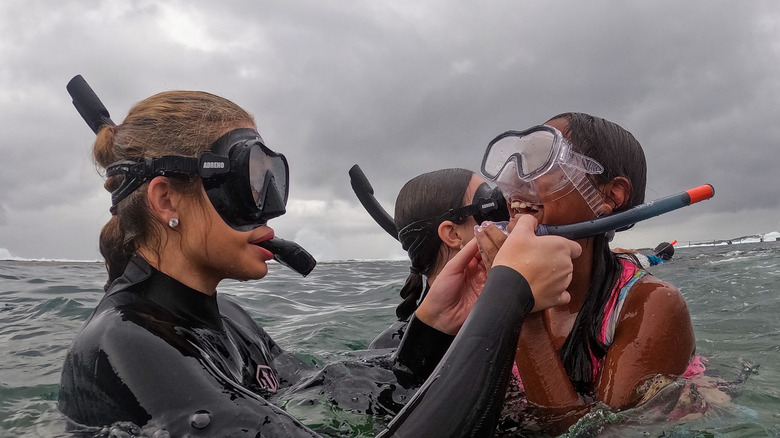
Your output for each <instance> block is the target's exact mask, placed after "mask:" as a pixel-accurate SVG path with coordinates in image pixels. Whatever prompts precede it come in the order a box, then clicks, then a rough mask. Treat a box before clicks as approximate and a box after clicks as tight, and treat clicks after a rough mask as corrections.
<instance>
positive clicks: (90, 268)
mask: <svg viewBox="0 0 780 438" xmlns="http://www.w3.org/2000/svg"><path fill="white" fill-rule="evenodd" d="M270 270H271V272H270V274H269V276H268V277H267V278H266V279H264V280H261V281H255V282H246V283H239V282H225V283H223V285H221V287H220V291H221V293H224V294H228V295H230V296H231V297H232V298H233V299H234V300H236V301H238V302H239V303H240V304H241V305H243V306H244V307H245V308H246V309H247V310H248V311H249V312H250V313H251V314H252V315H253V316H254V318H255V319H256V321H257V322H258V323H260V324H261V325H263V326H264V327H265V328H266V330H267V331H268V332H269V333H270V334H271V335H272V336H273V338H274V339H275V340H276V341H277V342H278V343H279V344H280V345H282V346H283V347H285V348H286V349H288V350H292V351H295V352H296V353H298V354H300V355H301V356H304V357H306V358H307V359H308V360H310V361H311V362H313V363H317V364H326V363H328V362H330V361H334V360H338V358H339V356H340V355H341V354H343V353H344V352H345V351H350V350H359V349H363V348H365V347H366V346H367V345H368V343H369V342H370V341H371V340H372V339H373V337H374V335H376V334H377V333H379V332H380V331H381V330H383V329H384V328H385V327H387V325H388V324H390V323H391V322H392V321H393V319H394V317H393V315H394V308H395V305H396V304H397V302H398V297H397V294H398V291H399V290H400V288H401V285H402V284H403V280H404V279H405V277H406V273H407V272H408V265H407V264H406V263H405V262H397V261H363V262H341V263H320V264H319V265H318V266H317V268H316V269H315V270H314V272H312V274H311V275H309V277H307V278H301V277H300V276H298V275H297V274H295V273H293V272H291V271H289V270H287V269H285V268H283V267H281V266H279V265H272V266H271V269H270ZM651 272H653V273H654V274H655V275H656V276H658V277H660V278H662V279H664V280H666V281H669V282H671V283H673V284H675V285H676V286H677V287H678V288H679V289H680V290H681V291H682V293H683V295H684V296H685V298H686V300H687V302H688V306H689V309H690V312H691V315H692V319H693V324H694V330H695V332H696V339H697V353H698V354H699V355H702V356H705V357H706V358H707V359H708V363H707V367H708V370H707V373H706V374H707V376H708V377H710V378H712V379H713V381H715V382H717V385H716V386H718V387H719V388H720V389H721V390H722V391H723V393H727V394H728V395H729V396H730V397H731V400H730V401H726V402H723V403H718V404H717V405H715V408H713V409H710V410H708V411H707V413H706V414H705V415H703V416H701V417H699V418H685V419H682V420H679V421H669V420H668V415H667V413H668V412H667V411H666V410H664V409H666V408H663V406H665V405H668V403H665V402H664V398H666V399H669V398H673V399H675V400H676V399H677V398H678V397H679V394H680V392H681V390H682V389H681V388H680V386H679V384H678V383H676V384H672V385H669V386H667V387H666V388H665V389H664V390H662V391H661V393H659V395H658V396H656V397H655V399H654V400H651V402H649V403H648V404H646V405H645V406H644V407H642V408H638V409H635V410H632V411H627V412H623V413H617V414H615V413H611V412H609V411H606V410H604V411H596V412H594V413H592V414H589V415H588V416H587V417H585V418H583V419H582V420H581V421H580V422H578V423H577V424H576V425H574V426H573V427H572V428H571V429H570V432H569V435H570V436H654V437H672V436H680V437H756V436H769V437H777V436H780V360H778V359H780V242H758V243H746V244H738V245H720V246H707V247H692V248H678V249H677V251H676V253H675V259H674V260H673V261H672V262H669V263H666V264H663V265H659V266H656V267H653V268H651ZM104 281H105V273H104V270H103V266H102V265H101V264H100V263H77V262H32V261H0V353H1V354H2V359H0V436H2V437H6V436H7V437H15V436H20V437H21V436H25V437H27V436H41V437H49V436H62V435H63V433H64V427H65V422H64V420H63V418H62V416H61V415H60V413H59V411H58V410H57V401H56V400H57V395H58V384H59V378H60V367H61V365H62V360H63V358H64V355H65V352H66V350H67V348H68V346H69V345H70V343H71V341H72V339H73V337H74V336H75V335H76V333H77V332H78V330H79V328H80V327H81V325H82V324H83V322H84V321H85V319H86V318H87V317H88V315H89V314H90V312H91V310H92V308H93V307H94V306H95V305H96V304H97V302H98V301H99V299H100V298H101V296H102V294H103V289H102V288H103V283H104ZM667 410H668V409H667Z"/></svg>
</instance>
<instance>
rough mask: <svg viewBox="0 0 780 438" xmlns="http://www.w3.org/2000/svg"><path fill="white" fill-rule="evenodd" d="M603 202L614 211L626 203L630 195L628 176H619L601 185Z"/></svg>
mask: <svg viewBox="0 0 780 438" xmlns="http://www.w3.org/2000/svg"><path fill="white" fill-rule="evenodd" d="M601 193H602V194H603V195H604V202H606V204H607V206H609V208H610V209H611V210H612V212H614V211H615V210H619V209H620V208H621V207H623V206H624V205H626V203H627V202H628V199H629V198H630V197H631V182H630V181H629V180H628V178H625V177H622V176H619V177H617V178H614V179H613V180H612V181H610V182H608V183H606V184H604V185H603V186H601Z"/></svg>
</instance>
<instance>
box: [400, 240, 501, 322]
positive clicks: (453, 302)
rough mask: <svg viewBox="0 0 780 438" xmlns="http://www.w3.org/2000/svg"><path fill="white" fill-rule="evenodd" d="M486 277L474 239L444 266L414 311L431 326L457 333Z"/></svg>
mask: <svg viewBox="0 0 780 438" xmlns="http://www.w3.org/2000/svg"><path fill="white" fill-rule="evenodd" d="M486 279H487V270H486V269H485V266H484V265H483V264H482V263H481V260H480V257H479V253H478V251H477V241H476V239H471V241H469V243H467V244H466V245H465V246H464V247H463V249H461V250H460V251H459V252H458V253H457V254H456V255H455V257H453V258H452V260H450V261H449V262H447V264H446V265H445V266H444V268H443V269H442V270H441V272H440V273H439V275H438V276H436V280H435V281H434V282H433V285H431V289H430V290H429V291H428V294H427V295H426V296H425V299H424V300H423V302H422V304H420V307H418V308H417V311H416V312H415V315H416V316H417V318H418V319H419V320H420V321H422V322H424V323H426V324H428V325H429V326H431V327H433V328H435V329H437V330H439V331H441V332H444V333H447V334H450V335H454V334H457V333H458V330H460V327H461V326H462V325H463V322H464V321H466V317H467V316H468V315H469V312H471V308H472V307H474V303H475V302H476V301H477V297H479V293H480V292H481V291H482V286H484V285H485V280H486Z"/></svg>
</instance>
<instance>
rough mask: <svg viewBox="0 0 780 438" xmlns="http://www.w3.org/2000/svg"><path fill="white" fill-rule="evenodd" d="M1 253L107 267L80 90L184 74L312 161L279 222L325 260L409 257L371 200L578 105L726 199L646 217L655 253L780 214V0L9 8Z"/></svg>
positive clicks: (101, 195) (4, 27) (187, 85)
mask: <svg viewBox="0 0 780 438" xmlns="http://www.w3.org/2000/svg"><path fill="white" fill-rule="evenodd" d="M0 20H2V22H1V23H0V152H1V154H2V161H0V163H1V164H0V165H1V166H2V171H0V256H3V255H5V256H8V254H10V255H12V256H16V257H23V258H35V259H38V258H46V259H77V260H97V259H99V258H100V255H99V253H98V251H97V236H98V233H99V230H100V228H101V227H102V226H103V224H105V222H106V221H107V220H108V219H109V217H110V216H109V213H108V207H109V204H110V200H109V194H108V193H107V192H106V191H105V190H104V189H103V188H102V178H101V177H100V175H99V174H98V173H97V171H96V170H95V167H94V165H93V164H92V161H91V157H90V149H91V144H92V141H93V139H94V135H93V134H92V131H90V130H89V128H88V127H87V125H86V124H85V123H84V122H83V121H82V120H81V118H80V116H79V115H78V113H77V112H76V110H75V109H74V108H73V106H72V104H71V99H70V97H69V96H68V94H67V92H66V90H65V84H66V83H67V82H68V81H69V80H70V79H71V78H72V77H73V76H74V75H76V74H81V75H83V76H84V78H85V79H86V80H87V82H89V84H90V85H91V86H92V88H93V89H94V90H95V91H96V93H97V94H98V96H99V97H100V98H101V99H102V101H103V103H104V104H105V105H106V106H107V107H108V109H109V111H110V113H111V116H112V118H113V120H114V121H115V122H117V123H118V122H121V121H122V120H123V119H124V117H125V115H126V114H127V112H128V110H129V109H130V107H131V106H132V105H133V104H134V103H135V102H138V101H139V100H142V99H144V98H146V97H148V96H150V95H152V94H154V93H157V92H160V91H164V90H171V89H195V90H205V91H209V92H212V93H215V94H218V95H221V96H224V97H227V98H229V99H231V100H233V101H234V102H236V103H237V104H239V105H241V106H242V107H244V108H245V109H247V110H248V111H250V112H251V113H252V114H254V116H255V117H256V120H257V123H258V126H259V130H260V133H261V134H262V135H263V138H264V139H265V141H266V143H267V144H268V146H269V147H271V148H272V149H274V150H277V151H279V152H282V153H284V154H285V155H286V156H287V158H288V160H289V162H290V167H291V183H290V184H291V190H290V203H289V205H288V214H287V215H285V216H283V217H281V218H278V219H275V220H273V221H271V225H272V226H273V227H274V228H275V230H276V233H277V235H278V236H280V237H285V238H289V239H295V240H297V241H298V242H299V243H301V244H302V245H304V246H305V247H307V248H308V249H309V250H310V251H311V252H312V253H313V254H314V255H315V256H316V257H317V258H318V259H320V260H332V259H352V258H356V259H366V258H368V259H376V258H403V256H404V253H403V252H402V251H401V249H400V247H399V245H398V243H397V242H395V241H394V240H392V239H391V238H390V237H389V236H388V235H387V234H385V233H384V231H382V230H381V229H380V228H379V227H378V226H377V225H376V224H375V223H374V222H373V220H372V219H371V218H370V217H369V216H368V214H367V213H366V212H365V211H364V210H363V208H362V207H361V205H360V204H359V202H358V201H357V198H356V197H355V195H354V194H353V192H352V189H351V187H350V184H349V177H348V174H347V172H348V170H349V168H350V167H351V166H352V165H353V164H360V166H361V168H362V169H363V171H364V172H365V173H366V175H367V176H368V177H369V179H370V180H371V183H372V185H373V187H374V190H375V191H376V195H377V197H378V198H379V200H380V202H382V204H383V205H384V206H385V208H386V209H387V210H388V211H392V209H393V203H394V201H395V196H396V194H397V193H398V190H399V189H400V188H401V186H402V185H403V184H404V183H405V182H406V181H407V180H409V179H410V178H412V177H414V176H416V175H418V174H420V173H423V172H427V171H430V170H434V169H438V168H444V167H465V168H469V169H473V170H478V167H479V163H480V160H481V157H482V153H483V152H484V149H485V146H486V145H487V143H488V142H489V141H490V140H491V139H492V138H493V137H494V136H495V135H497V134H499V133H501V132H503V131H505V130H509V129H524V128H527V127H530V126H532V125H536V124H540V123H542V122H544V121H545V120H547V119H548V118H549V117H551V116H553V115H555V114H558V113H561V112H566V111H579V112H586V113H589V114H593V115H596V116H600V117H604V118H606V119H608V120H611V121H614V122H617V123H618V124H620V125H621V126H623V127H625V128H626V129H628V130H629V131H631V132H632V133H633V134H634V135H635V136H636V137H637V139H638V140H639V141H640V143H641V144H642V145H643V147H644V150H645V154H646V156H647V160H648V187H647V196H646V197H647V199H648V200H652V199H655V198H658V197H661V196H666V195H670V194H673V193H678V192H681V191H683V190H685V189H688V188H691V187H694V186H698V185H701V184H704V183H710V184H712V185H714V186H715V189H716V195H715V198H713V199H712V200H709V201H706V202H703V203H701V204H697V205H694V206H691V207H688V208H685V209H681V210H678V211H675V212H672V213H669V214H667V215H664V216H661V217H658V218H655V219H651V220H648V221H646V222H643V223H640V224H638V225H637V226H636V227H634V229H633V230H630V231H627V232H624V233H619V234H618V236H617V238H616V240H615V244H616V245H619V246H623V247H630V248H641V247H652V246H655V245H656V244H657V243H658V242H660V241H663V240H666V241H671V240H675V239H676V240H678V241H680V242H681V243H684V242H687V241H699V240H706V239H719V238H732V237H738V236H743V235H746V234H764V233H769V232H772V231H777V230H778V229H780V202H778V201H779V200H780V190H778V182H779V178H778V176H777V175H778V171H779V170H780V160H778V157H779V156H780V152H778V146H780V145H779V143H780V122H778V116H777V114H778V106H779V105H780V2H776V1H744V2H743V1H740V2H735V1H712V0H706V1H704V0H702V1H682V2H681V1H676V0H669V1H657V0H653V1H645V2H638V1H637V2H615V1H587V2H583V1H574V0H572V1H559V2H555V1H513V2H506V1H484V0H483V1H478V2H476V1H475V2H469V1H458V2H452V1H428V2H422V1H418V0H414V1H398V0H395V1H376V2H371V1H333V0H329V1H319V0H312V1H291V0H280V1H239V0H224V1H221V2H213V1H205V0H197V1H193V0H187V1H166V2H162V1H130V0H117V1H87V0H59V1H57V2H51V1H42V0H4V1H2V2H0Z"/></svg>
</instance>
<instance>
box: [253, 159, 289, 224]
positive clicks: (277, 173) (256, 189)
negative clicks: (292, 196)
mask: <svg viewBox="0 0 780 438" xmlns="http://www.w3.org/2000/svg"><path fill="white" fill-rule="evenodd" d="M269 173H270V175H269ZM249 183H250V186H251V190H252V198H253V199H254V201H255V205H257V208H259V209H261V210H262V209H263V205H264V203H265V201H266V199H265V198H266V196H265V193H266V191H267V190H269V189H275V190H276V191H277V192H278V193H279V195H280V196H281V197H282V198H283V199H284V202H285V203H287V163H286V162H285V160H284V158H283V157H282V156H280V155H269V154H268V153H266V151H264V150H263V148H262V147H260V146H259V145H255V146H252V148H251V149H250V151H249ZM266 184H273V186H274V187H267V188H266V187H265V185H266Z"/></svg>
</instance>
